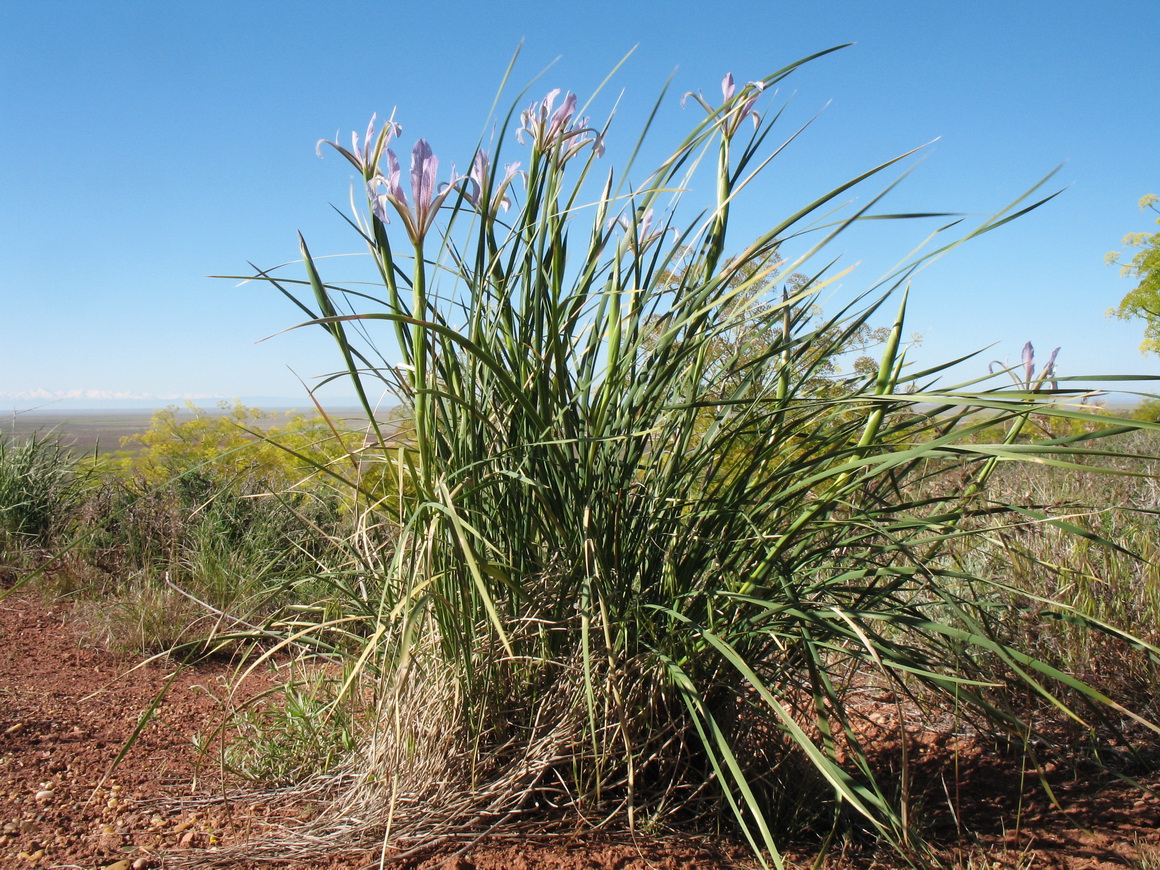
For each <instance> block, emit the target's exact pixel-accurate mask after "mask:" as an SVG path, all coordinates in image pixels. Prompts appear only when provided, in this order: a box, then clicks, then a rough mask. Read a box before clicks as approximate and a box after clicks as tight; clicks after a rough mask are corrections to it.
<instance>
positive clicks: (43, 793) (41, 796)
mask: <svg viewBox="0 0 1160 870" xmlns="http://www.w3.org/2000/svg"><path fill="white" fill-rule="evenodd" d="M54 794H55V792H53V790H52V789H50V788H45V789H41V790H40V791H38V792H37V793H36V799H37V800H38V801H41V802H43V801H50V800H52V796H53V795H54Z"/></svg>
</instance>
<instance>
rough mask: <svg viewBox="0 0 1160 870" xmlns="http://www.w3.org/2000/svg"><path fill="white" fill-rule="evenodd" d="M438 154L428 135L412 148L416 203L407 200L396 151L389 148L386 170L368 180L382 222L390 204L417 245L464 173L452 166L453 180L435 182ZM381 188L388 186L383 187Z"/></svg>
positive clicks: (371, 197) (372, 202)
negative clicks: (441, 183) (429, 141)
mask: <svg viewBox="0 0 1160 870" xmlns="http://www.w3.org/2000/svg"><path fill="white" fill-rule="evenodd" d="M438 171H439V158H437V157H436V156H435V154H434V153H433V152H432V151H431V146H430V145H429V144H427V140H426V139H420V140H419V141H418V142H416V143H415V146H414V147H413V148H412V149H411V196H412V198H413V199H414V204H413V205H412V204H411V203H408V202H407V194H406V193H405V192H404V191H403V186H402V185H401V184H400V183H399V179H400V176H401V175H402V172H401V170H400V168H399V159H398V158H397V157H396V156H395V152H394V151H392V150H391V149H389V148H388V149H387V174H386V176H384V175H383V174H382V173H381V172H380V173H377V174H376V175H374V176H373V177H372V178H371V179H370V180H368V181H367V196H368V198H369V199H370V201H371V209H372V210H373V211H374V213H375V216H376V217H378V219H379V220H381V221H382V222H383V223H387V222H388V219H387V205H388V204H390V205H391V206H392V207H393V208H394V210H395V212H396V213H397V214H398V215H399V217H400V218H402V220H403V225H404V226H405V227H406V228H407V235H408V236H410V237H411V241H412V242H413V243H415V244H416V245H418V244H421V243H422V241H423V238H424V237H425V236H426V235H427V231H428V230H430V229H431V224H432V223H434V221H435V215H436V213H437V212H438V211H439V207H440V206H441V205H443V201H444V200H445V199H447V197H448V195H449V194H450V193H451V192H452V191H454V190H456V188H457V186H458V184H459V182H461V181H462V180H463V178H462V176H456V175H455V167H454V166H453V167H451V180H450V181H449V182H447V183H446V184H444V185H437V184H436V181H435V179H436V175H437V173H438ZM382 188H385V190H383V189H382Z"/></svg>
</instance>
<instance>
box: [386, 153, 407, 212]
mask: <svg viewBox="0 0 1160 870" xmlns="http://www.w3.org/2000/svg"><path fill="white" fill-rule="evenodd" d="M399 175H400V170H399V158H398V157H396V156H395V152H394V151H392V150H391V149H390V148H388V149H387V178H386V183H387V195H388V196H390V197H392V198H393V199H395V200H396V201H397V202H398V203H399V204H400V205H402V206H404V207H406V205H407V195H406V194H405V193H403V188H402V185H400V184H399Z"/></svg>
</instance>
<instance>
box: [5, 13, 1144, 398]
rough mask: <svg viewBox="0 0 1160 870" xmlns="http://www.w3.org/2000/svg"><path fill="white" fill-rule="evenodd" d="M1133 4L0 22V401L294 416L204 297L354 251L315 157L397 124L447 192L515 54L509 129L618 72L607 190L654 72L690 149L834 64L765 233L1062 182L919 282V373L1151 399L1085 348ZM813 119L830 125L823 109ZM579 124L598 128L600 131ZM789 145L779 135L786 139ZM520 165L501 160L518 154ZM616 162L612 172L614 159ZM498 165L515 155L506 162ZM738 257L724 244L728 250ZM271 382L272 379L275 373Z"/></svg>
mask: <svg viewBox="0 0 1160 870" xmlns="http://www.w3.org/2000/svg"><path fill="white" fill-rule="evenodd" d="M1155 13H1156V6H1155V3H1154V0H1151V2H1123V3H1117V4H1111V5H1109V4H1104V3H1095V2H1091V3H1083V2H1038V0H1036V2H1010V0H1007V2H988V0H982V2H975V3H963V4H950V3H934V2H882V3H866V2H865V0H860V2H803V0H798V2H781V3H769V2H764V3H759V2H740V3H704V2H702V3H692V2H686V0H670V2H665V3H647V2H634V3H625V2H623V0H618V2H612V0H595V2H590V3H587V4H564V3H545V2H543V0H516V2H491V3H480V2H453V0H433V2H426V3H421V4H420V3H407V4H403V3H397V2H358V0H352V2H345V3H329V2H313V3H304V2H281V0H280V2H247V0H232V2H224V0H223V2H193V3H157V2H154V0H148V2H86V0H9V2H8V3H7V4H6V5H5V14H4V19H5V22H4V27H3V29H2V30H0V123H2V124H3V128H4V135H3V136H0V260H2V263H3V266H2V268H0V298H2V299H3V317H2V318H0V399H2V402H0V404H3V405H4V406H8V405H10V404H12V405H15V406H17V407H21V406H27V405H31V404H36V402H35V401H33V400H31V399H21V398H17V399H13V398H11V397H12V396H13V395H16V394H24V395H28V394H31V393H32V392H33V391H37V390H41V391H46V392H47V393H67V392H72V391H86V390H87V391H101V392H108V393H119V394H134V395H148V396H152V397H157V401H158V403H159V404H164V400H166V399H167V398H168V397H172V396H179V395H199V396H227V397H243V398H245V397H258V396H263V397H269V396H281V397H287V398H288V399H289V400H290V401H293V402H301V401H302V397H303V395H304V393H303V389H302V387H301V386H300V385H299V383H298V381H297V379H296V377H295V373H296V374H297V375H298V376H301V377H302V378H304V379H307V380H309V379H311V378H313V377H314V376H317V375H320V374H323V373H325V372H327V371H330V370H331V369H332V368H333V367H335V366H336V364H337V357H336V355H335V353H334V351H333V349H332V347H331V346H330V345H329V344H328V343H327V341H326V340H325V336H324V335H323V334H322V333H321V331H319V330H311V331H309V332H306V331H303V332H301V333H299V334H292V335H286V336H280V337H278V338H274V339H271V340H269V341H266V342H262V343H257V342H258V340H259V339H262V338H265V337H266V336H269V335H272V334H274V333H277V332H279V331H280V330H282V329H284V328H285V327H288V326H290V325H292V324H294V323H295V322H297V320H298V317H297V313H296V311H295V310H294V309H293V308H292V307H291V306H290V305H289V303H287V302H286V301H285V300H283V299H282V298H281V297H280V296H278V295H277V294H276V293H275V292H273V291H272V290H271V289H270V288H267V287H264V286H262V285H260V284H251V285H247V286H243V287H237V286H235V284H234V283H233V282H229V281H221V280H214V279H211V278H209V277H207V276H209V275H214V274H240V273H244V272H246V271H248V267H247V265H246V264H247V261H253V262H254V263H256V264H258V265H260V266H263V267H270V266H273V265H276V264H279V263H283V262H286V261H289V260H292V259H294V258H295V257H296V255H297V242H296V233H297V232H298V231H301V232H302V233H303V234H304V235H305V236H306V238H307V240H308V241H309V243H310V245H311V249H312V251H313V252H314V253H315V254H344V253H355V252H358V251H359V250H360V249H359V243H358V240H357V239H356V238H354V237H353V235H352V234H351V232H350V230H349V229H348V228H347V227H345V225H344V224H343V222H342V220H341V219H340V218H339V216H338V215H337V214H335V213H334V211H333V210H332V209H331V208H330V204H332V203H333V204H334V205H336V206H339V207H341V208H345V207H347V202H348V196H349V185H350V180H351V172H350V167H349V165H347V164H346V163H345V162H344V161H343V160H342V159H341V158H339V157H338V156H337V155H336V154H334V153H333V152H330V153H328V154H327V156H326V157H325V159H321V160H320V159H319V158H318V157H317V156H316V155H315V153H314V145H315V142H316V141H317V140H318V139H320V138H331V137H333V136H334V134H335V133H336V132H338V131H341V135H342V137H343V139H344V140H349V135H350V131H351V130H356V129H357V130H362V129H363V128H364V127H365V125H366V122H367V120H368V118H369V116H370V115H371V113H372V112H378V113H379V115H380V117H382V116H384V115H388V114H390V112H391V110H392V108H394V107H396V106H397V107H398V115H397V117H398V119H399V120H400V121H402V122H403V125H404V133H403V137H402V141H401V142H400V143H399V144H400V147H401V148H403V149H404V150H406V149H408V148H409V146H410V143H411V142H413V141H414V140H415V139H416V138H418V137H424V138H426V139H428V140H429V141H430V142H431V143H432V146H433V147H434V148H435V150H436V152H437V153H438V154H439V155H440V157H441V159H442V161H443V165H444V166H447V165H448V164H449V163H451V162H455V163H457V164H458V166H459V168H460V170H466V168H467V166H468V164H469V162H470V156H471V149H472V147H473V146H474V143H475V142H476V140H477V139H478V138H479V136H480V134H481V133H482V132H483V127H484V123H485V119H486V117H487V112H488V109H489V107H490V104H491V101H492V99H493V97H494V94H495V90H496V87H497V85H498V83H499V81H500V78H501V76H502V74H503V71H504V69H505V67H506V65H507V63H508V60H509V58H510V56H511V54H512V52H513V51H514V50H515V49H516V47H517V45H518V44H519V43H520V41H521V40H522V41H523V50H522V53H521V56H520V60H519V62H518V65H517V67H516V70H515V73H514V76H513V80H512V81H513V85H514V87H513V88H511V89H510V91H509V93H510V97H509V99H514V98H515V95H516V92H517V91H518V89H519V87H522V86H523V85H524V84H526V83H528V82H529V81H530V80H531V79H532V78H533V77H534V76H536V75H537V74H538V73H539V72H540V71H541V70H542V69H543V68H544V67H545V66H547V65H548V64H549V63H550V62H551V61H553V60H554V59H556V58H557V57H559V58H560V60H559V61H558V62H557V63H556V64H555V65H554V66H553V67H552V68H551V69H550V70H549V71H548V72H547V73H546V74H545V75H544V76H543V77H542V78H541V79H540V80H539V81H538V82H537V83H536V84H535V85H533V87H532V94H533V95H535V96H542V95H543V93H544V92H546V91H547V90H548V89H549V88H551V87H561V88H564V89H567V90H573V91H576V92H577V93H578V94H579V95H580V96H581V99H582V100H583V99H584V98H586V97H587V96H588V95H589V94H590V93H591V92H592V90H593V89H594V88H595V87H596V86H597V85H598V84H599V82H600V81H601V79H602V78H603V77H604V76H605V74H606V73H607V72H608V71H609V70H610V69H611V68H612V67H613V66H614V65H615V64H616V62H617V61H618V60H619V59H620V58H621V57H622V56H623V55H624V54H625V53H626V52H628V51H629V50H630V49H632V48H633V47H634V46H636V47H637V48H636V51H635V53H634V54H633V55H632V56H631V57H630V58H629V60H628V61H627V63H626V64H625V66H624V67H623V68H622V70H621V71H620V72H619V73H618V74H617V75H616V77H615V79H614V80H613V83H612V88H611V90H610V91H609V94H608V99H607V100H605V101H604V102H603V103H600V104H599V106H600V107H602V109H600V111H603V110H606V109H607V108H608V106H609V105H610V103H611V99H612V98H613V97H614V96H615V94H616V93H617V92H619V91H620V90H621V89H623V90H624V92H625V96H624V98H623V99H622V101H621V104H620V108H619V110H618V115H617V119H616V122H615V125H614V128H613V135H612V137H611V138H612V142H613V147H612V148H611V149H610V150H611V153H610V156H609V159H613V160H615V156H616V154H617V146H616V142H617V140H619V141H620V142H622V143H627V142H629V141H631V139H632V138H633V136H634V135H635V134H636V133H637V131H638V130H639V128H640V125H641V124H642V123H643V119H644V118H643V111H644V110H645V107H647V106H649V105H651V102H652V101H653V100H654V99H655V97H656V95H657V93H658V92H659V90H660V88H661V87H662V85H663V84H664V82H665V80H666V79H667V78H668V76H669V75H670V73H673V72H674V70H675V79H674V84H673V88H672V94H671V97H670V100H669V106H668V108H667V109H666V112H665V113H664V114H663V115H662V118H661V120H660V125H661V126H660V132H661V133H662V136H661V137H660V138H662V139H663V138H665V136H664V135H663V134H666V133H669V134H671V137H672V140H673V141H676V140H678V139H679V138H680V135H681V134H682V133H683V131H684V127H685V125H688V124H691V123H693V122H694V121H695V120H696V119H697V115H696V110H695V109H693V108H690V109H687V110H685V111H684V112H682V111H681V110H680V109H679V107H678V105H677V103H678V101H679V97H680V94H681V93H683V92H684V91H687V90H691V89H696V88H701V89H703V90H704V91H705V93H706V94H707V95H710V94H711V95H713V96H716V94H717V93H719V91H718V83H719V81H720V79H721V76H722V75H723V74H724V73H725V72H727V71H732V72H733V73H734V75H735V76H736V77H737V79H738V80H742V81H743V80H747V79H751V78H758V77H760V76H762V75H765V74H767V73H769V72H771V71H772V70H775V69H777V68H779V67H781V66H782V65H784V64H785V63H787V62H789V61H790V60H794V59H796V58H798V57H801V56H804V55H806V54H809V53H812V52H814V51H817V50H820V49H824V48H828V47H830V46H833V45H837V44H839V43H844V42H855V43H856V45H854V46H853V47H851V48H849V49H846V50H844V51H842V52H839V53H837V54H836V55H831V56H829V57H827V58H824V59H822V60H820V61H818V62H815V63H814V64H811V65H810V66H809V67H807V68H806V69H804V70H802V71H801V72H800V73H798V74H796V75H795V76H794V77H792V78H791V79H790V80H789V82H788V83H787V85H786V86H785V87H783V89H782V92H781V97H782V98H785V97H790V96H792V99H791V101H790V110H789V112H788V116H789V117H790V118H791V119H793V120H792V121H791V122H790V124H792V123H796V122H799V121H802V120H805V119H806V118H808V117H809V116H811V115H813V114H814V113H815V112H817V111H818V110H820V109H822V108H823V107H826V108H825V111H824V112H823V113H822V115H821V117H820V118H819V119H818V121H817V122H816V123H815V124H814V125H813V127H812V128H811V129H810V130H808V131H807V132H806V134H805V135H804V136H803V138H802V139H800V140H799V141H798V143H797V144H795V146H793V147H792V148H791V149H790V151H789V153H787V155H786V156H785V158H784V159H782V160H779V162H778V163H777V164H776V165H775V166H774V167H773V168H772V169H771V170H770V172H769V173H768V174H767V177H766V180H764V181H763V187H762V188H761V191H760V196H759V197H757V206H758V207H757V208H755V209H754V210H751V211H750V212H748V213H747V216H746V217H745V220H746V221H748V222H751V223H750V226H751V228H752V229H753V230H754V231H756V230H759V229H760V228H761V227H760V224H761V221H762V219H763V218H762V213H761V209H768V210H769V214H770V215H771V217H776V216H778V215H783V214H785V213H786V212H787V211H788V210H789V209H791V208H792V209H796V208H797V207H798V206H800V205H802V204H804V202H806V201H807V197H812V196H814V195H817V194H818V193H821V192H824V191H826V190H829V189H830V188H832V187H835V186H836V185H837V184H839V183H840V182H842V181H844V180H845V179H846V178H848V177H851V176H853V175H854V174H856V173H857V172H859V171H861V170H862V169H865V168H868V167H869V166H871V165H873V164H875V163H878V162H880V161H882V160H885V159H887V158H889V157H892V156H895V155H897V154H899V153H901V152H903V151H905V150H907V149H910V148H912V147H914V146H918V145H922V144H924V143H927V142H930V141H931V140H934V139H936V138H937V139H938V141H937V142H936V143H935V144H933V145H932V146H930V147H929V148H928V149H926V151H925V152H924V153H925V156H924V158H923V159H922V160H921V162H920V163H919V164H918V166H917V167H916V169H915V172H914V173H913V174H912V175H911V176H910V177H909V178H908V179H907V180H906V181H905V182H904V184H903V186H902V188H901V189H900V191H899V192H898V194H897V196H895V197H894V199H893V200H892V201H893V204H894V206H895V207H896V208H898V209H910V208H914V209H940V210H949V211H962V212H968V213H972V214H985V213H989V212H993V211H995V210H998V209H1000V208H1002V207H1003V206H1005V205H1006V204H1007V203H1008V202H1010V201H1011V200H1013V199H1014V198H1016V197H1017V196H1019V195H1020V194H1022V193H1023V192H1024V191H1025V190H1026V189H1027V188H1029V187H1030V186H1031V185H1033V184H1034V183H1035V182H1037V181H1038V180H1040V179H1041V178H1042V177H1043V176H1045V175H1046V174H1047V173H1049V172H1050V171H1051V170H1052V169H1053V168H1055V167H1056V166H1057V165H1059V164H1061V163H1062V164H1063V167H1062V169H1061V170H1060V171H1059V173H1058V174H1057V175H1056V176H1055V178H1054V179H1053V180H1052V182H1050V185H1049V187H1050V188H1051V189H1056V188H1060V187H1065V188H1066V190H1065V191H1064V192H1063V194H1062V195H1061V196H1060V197H1058V198H1057V199H1055V200H1054V201H1053V202H1051V203H1050V204H1048V205H1047V206H1045V207H1044V208H1042V209H1040V210H1039V211H1037V212H1035V213H1033V214H1032V215H1030V216H1028V217H1026V218H1023V219H1021V220H1019V221H1017V222H1015V223H1014V224H1013V225H1010V226H1008V227H1006V228H1004V229H1002V230H1000V231H999V232H998V233H996V234H994V235H992V236H989V237H987V238H986V239H983V240H979V241H978V242H976V243H972V244H971V245H969V246H968V247H966V248H963V249H961V250H959V251H957V252H955V253H954V254H952V255H951V256H950V257H948V258H946V259H945V260H943V261H940V262H939V263H938V264H937V265H936V266H934V267H933V268H931V269H929V270H926V271H924V272H923V273H922V274H921V276H920V278H919V280H918V281H917V283H916V285H915V288H914V290H913V292H912V297H913V308H912V314H911V322H910V328H911V329H912V330H914V331H917V332H920V333H922V334H923V335H924V339H925V343H924V346H923V349H922V351H921V354H922V358H923V360H924V361H932V362H933V361H934V360H936V359H940V358H944V357H949V356H952V355H959V354H962V353H966V352H969V351H970V350H974V349H978V348H981V347H984V346H987V345H991V344H996V345H997V346H996V347H995V348H994V349H993V350H992V351H990V352H989V353H988V354H986V355H985V356H984V357H983V358H982V359H981V360H980V361H979V363H978V364H977V367H978V369H979V371H980V372H981V371H982V369H984V368H985V363H986V360H988V359H991V358H996V357H997V358H1000V359H1001V358H1003V357H1010V358H1012V359H1014V358H1016V357H1017V356H1018V353H1019V350H1020V348H1021V346H1022V344H1023V342H1024V341H1026V340H1029V339H1030V340H1031V341H1033V342H1034V343H1035V344H1036V347H1037V348H1038V349H1040V351H1041V353H1043V352H1046V351H1049V350H1050V349H1051V348H1052V347H1054V346H1056V345H1062V347H1063V350H1062V351H1061V353H1060V358H1059V369H1060V371H1061V373H1062V374H1080V373H1084V374H1086V373H1098V372H1133V373H1144V374H1157V373H1160V362H1158V361H1157V360H1156V359H1155V358H1148V359H1146V358H1143V357H1141V356H1140V355H1139V353H1138V350H1137V347H1138V344H1139V341H1140V338H1141V337H1142V327H1141V326H1139V325H1132V324H1122V323H1119V322H1114V321H1108V320H1107V319H1105V317H1104V311H1105V310H1106V309H1107V308H1108V307H1109V306H1111V305H1114V304H1115V303H1116V302H1117V301H1118V300H1119V299H1120V297H1122V296H1123V294H1124V293H1125V292H1127V290H1128V289H1130V286H1131V285H1130V283H1129V282H1128V281H1126V280H1123V279H1121V278H1119V276H1118V273H1117V270H1115V269H1114V268H1109V267H1106V266H1104V265H1103V256H1104V254H1105V253H1106V252H1107V251H1109V250H1112V249H1114V248H1118V247H1119V241H1120V239H1121V237H1122V236H1123V235H1124V234H1125V233H1128V232H1131V231H1147V230H1150V229H1154V227H1152V226H1151V222H1150V221H1149V219H1148V217H1147V216H1146V215H1144V214H1141V213H1140V212H1139V211H1138V210H1137V209H1136V202H1137V200H1138V199H1139V197H1140V196H1142V195H1143V194H1146V193H1160V160H1158V157H1160V135H1158V134H1160V113H1158V112H1157V110H1156V105H1155V96H1154V95H1155V90H1156V85H1157V84H1158V83H1160V52H1158V51H1157V40H1156V32H1155V26H1154V24H1155V20H1156V15H1155ZM827 104H828V106H827ZM600 111H597V112H596V114H600ZM787 129H788V126H787ZM513 146H514V143H509V145H508V147H509V148H512V147H513ZM621 153H623V152H621ZM511 154H512V152H511V151H509V152H508V155H509V159H510V157H511ZM923 235H925V230H924V229H923V228H921V227H914V228H913V229H911V230H909V231H908V233H898V232H897V231H891V232H888V233H886V234H884V235H883V236H879V237H877V238H875V237H873V236H868V235H863V234H859V235H855V236H851V237H850V238H849V239H848V240H844V241H841V242H840V243H839V245H838V248H839V250H841V251H843V252H844V253H845V257H846V260H845V261H846V262H856V261H861V262H863V264H864V266H863V269H862V270H861V271H859V272H858V273H856V275H855V276H854V277H853V278H851V279H848V280H847V281H846V282H845V284H844V288H843V289H844V291H850V292H853V291H855V290H857V289H860V288H861V286H863V285H865V284H866V283H870V282H871V280H872V279H873V278H875V277H877V276H878V271H876V268H875V267H884V266H885V265H887V264H889V263H893V262H894V261H895V260H896V259H897V258H898V257H900V256H902V255H904V254H905V253H906V252H907V250H909V247H910V244H909V243H911V242H917V241H919V240H920V239H921V238H922V236H923ZM739 240H740V239H739ZM291 369H292V370H293V372H292V371H291Z"/></svg>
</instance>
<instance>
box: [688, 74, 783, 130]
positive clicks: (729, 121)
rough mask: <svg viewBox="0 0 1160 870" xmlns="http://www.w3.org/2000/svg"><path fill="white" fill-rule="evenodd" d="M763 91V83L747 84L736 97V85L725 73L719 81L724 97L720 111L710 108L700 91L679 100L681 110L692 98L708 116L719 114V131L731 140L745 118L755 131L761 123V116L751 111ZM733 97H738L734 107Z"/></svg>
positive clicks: (730, 75)
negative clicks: (751, 122) (750, 122)
mask: <svg viewBox="0 0 1160 870" xmlns="http://www.w3.org/2000/svg"><path fill="white" fill-rule="evenodd" d="M764 90H765V84H764V83H763V82H749V83H748V84H746V85H745V86H744V87H743V88H742V89H741V93H740V95H738V93H737V85H736V83H735V82H734V81H733V73H725V77H724V78H723V79H721V94H722V95H723V96H724V97H725V102H724V103H723V104H722V106H721V108H720V109H715V108H713V107H712V106H710V105H709V102H708V100H706V99H705V95H704V94H702V93H701V92H700V91H697V92H696V93H693V92H692V91H689V92H688V93H687V94H685V95H684V96H683V97H682V98H681V108H684V106H685V102H686V101H687V100H688V99H689V97H692V98H693V99H694V100H696V101H697V102H698V103H700V104H701V107H702V108H703V109H704V110H705V111H706V112H708V113H709V114H710V115H715V114H717V113H718V112H721V131H722V133H724V135H725V137H726V138H728V139H732V138H733V135H734V134H735V133H736V132H737V130H738V128H739V127H740V126H741V122H742V121H744V120H745V119H746V118H751V119H752V120H753V128H754V129H755V130H756V129H757V126H758V125H759V124H760V123H761V116H760V115H759V114H757V112H755V111H753V107H754V106H755V105H756V104H757V100H758V98H759V97H760V96H761V92H762V91H764ZM734 97H738V102H737V104H736V105H732V104H733V103H734Z"/></svg>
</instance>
